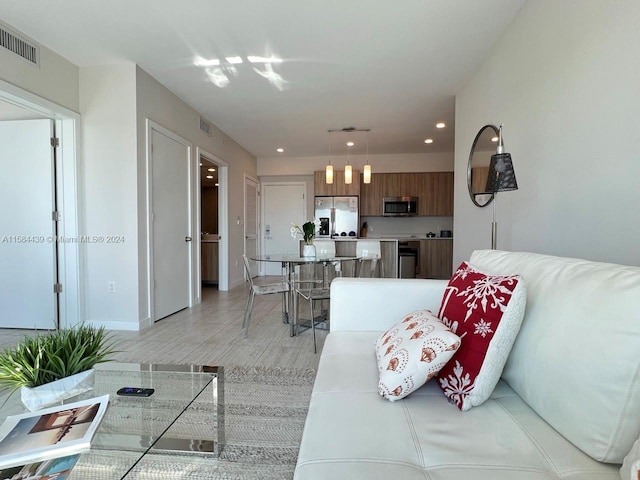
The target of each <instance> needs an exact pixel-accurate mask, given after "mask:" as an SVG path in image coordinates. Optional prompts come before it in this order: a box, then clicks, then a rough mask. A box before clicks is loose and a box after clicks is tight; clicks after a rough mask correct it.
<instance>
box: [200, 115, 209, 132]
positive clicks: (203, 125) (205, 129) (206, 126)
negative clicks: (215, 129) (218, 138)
mask: <svg viewBox="0 0 640 480" xmlns="http://www.w3.org/2000/svg"><path fill="white" fill-rule="evenodd" d="M200 130H202V131H203V132H204V133H206V134H207V135H209V136H211V124H210V123H209V122H207V121H206V120H205V119H204V118H202V117H200Z"/></svg>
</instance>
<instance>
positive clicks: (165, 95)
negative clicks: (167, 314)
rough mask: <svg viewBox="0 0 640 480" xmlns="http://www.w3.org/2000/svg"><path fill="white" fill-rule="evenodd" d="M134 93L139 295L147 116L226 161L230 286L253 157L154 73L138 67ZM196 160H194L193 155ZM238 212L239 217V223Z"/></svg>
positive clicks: (239, 272)
mask: <svg viewBox="0 0 640 480" xmlns="http://www.w3.org/2000/svg"><path fill="white" fill-rule="evenodd" d="M136 93H137V96H136V99H137V135H138V149H137V156H138V214H139V227H140V228H139V248H140V251H141V252H142V251H144V252H145V256H144V258H142V256H141V257H140V259H139V260H140V263H139V275H140V279H141V282H140V291H139V294H140V298H141V299H144V298H146V297H147V295H148V291H147V288H146V285H147V264H146V243H145V241H146V240H145V239H146V235H147V229H146V209H147V204H146V200H147V192H146V179H145V177H144V175H145V163H146V144H145V140H144V139H145V136H146V126H145V122H146V119H147V118H149V119H151V120H153V121H154V122H156V123H158V124H160V125H162V126H163V127H165V128H167V129H169V130H171V131H172V132H174V133H176V134H178V135H180V136H181V137H183V138H184V139H186V140H188V141H189V142H191V143H192V144H193V154H194V155H195V152H196V147H200V148H201V149H202V150H205V151H206V152H208V153H210V154H213V155H215V156H216V157H218V158H220V159H221V160H223V161H225V162H226V163H227V164H228V165H229V170H228V173H229V177H228V195H229V239H228V245H229V287H230V288H232V287H233V286H235V285H240V284H242V283H244V273H243V268H244V267H243V264H242V254H243V253H244V226H243V225H242V222H243V221H244V220H243V219H244V194H243V192H244V175H245V173H246V174H247V175H251V176H253V177H256V176H257V171H256V159H255V157H253V156H252V155H251V154H249V153H248V152H247V151H246V150H245V149H244V148H243V147H241V146H240V145H238V144H237V143H236V142H235V141H234V140H232V139H231V138H229V137H228V136H227V135H226V134H224V133H223V132H222V131H221V130H219V129H218V128H216V127H215V126H214V125H212V126H211V136H208V135H206V134H205V133H204V132H202V131H201V130H200V124H199V118H200V116H199V114H198V112H197V111H196V110H194V109H193V108H191V107H189V106H188V105H187V104H185V103H184V102H183V101H182V100H180V99H179V98H178V97H177V96H175V95H174V94H173V93H172V92H171V91H170V90H169V89H167V88H166V87H164V86H163V85H162V84H161V83H160V82H158V81H157V80H156V79H154V78H153V77H152V76H151V75H149V74H148V73H147V72H145V71H144V70H142V69H141V68H140V67H137V80H136ZM194 161H196V159H195V157H194ZM237 218H240V219H241V222H240V224H238V222H237ZM140 315H141V318H145V316H146V315H148V311H147V309H146V306H145V305H141V311H140Z"/></svg>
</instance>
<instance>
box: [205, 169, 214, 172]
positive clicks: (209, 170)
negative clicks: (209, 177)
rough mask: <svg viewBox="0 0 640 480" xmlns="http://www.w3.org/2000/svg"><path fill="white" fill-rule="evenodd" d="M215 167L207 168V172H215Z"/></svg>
mask: <svg viewBox="0 0 640 480" xmlns="http://www.w3.org/2000/svg"><path fill="white" fill-rule="evenodd" d="M215 171H216V169H215V168H207V172H215Z"/></svg>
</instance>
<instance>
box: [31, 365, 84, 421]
mask: <svg viewBox="0 0 640 480" xmlns="http://www.w3.org/2000/svg"><path fill="white" fill-rule="evenodd" d="M94 379H95V370H94V369H93V368H92V369H90V370H85V371H84V372H80V373H76V374H75V375H71V376H69V377H65V378H61V379H60V380H56V381H55V382H50V383H46V384H44V385H40V386H38V387H33V388H30V387H21V388H20V398H21V400H22V403H23V404H24V406H25V407H27V408H28V409H29V410H31V411H32V412H33V411H35V410H40V409H41V408H44V407H48V406H51V405H55V404H56V403H60V402H62V401H63V400H65V399H67V398H71V397H75V396H76V395H80V394H81V393H84V392H86V391H88V390H91V389H92V388H93V384H94Z"/></svg>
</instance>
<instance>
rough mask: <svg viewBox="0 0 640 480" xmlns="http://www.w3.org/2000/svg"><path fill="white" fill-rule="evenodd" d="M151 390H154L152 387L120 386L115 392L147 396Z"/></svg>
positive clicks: (132, 395)
mask: <svg viewBox="0 0 640 480" xmlns="http://www.w3.org/2000/svg"><path fill="white" fill-rule="evenodd" d="M153 392H155V390H154V389H153V388H140V387H122V388H121V389H120V390H118V392H117V393H118V395H123V396H125V397H149V396H151V395H152V394H153Z"/></svg>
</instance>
